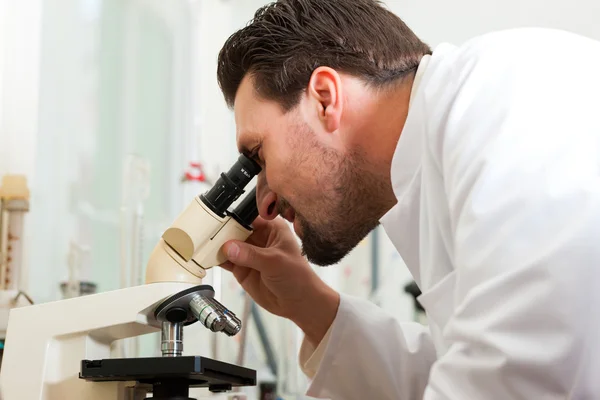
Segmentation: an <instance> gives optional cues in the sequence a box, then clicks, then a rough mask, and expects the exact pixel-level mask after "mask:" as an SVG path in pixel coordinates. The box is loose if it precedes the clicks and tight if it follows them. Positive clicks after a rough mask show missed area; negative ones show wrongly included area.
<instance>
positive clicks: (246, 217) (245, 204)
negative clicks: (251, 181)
mask: <svg viewBox="0 0 600 400" xmlns="http://www.w3.org/2000/svg"><path fill="white" fill-rule="evenodd" d="M231 216H232V217H233V218H235V220H236V221H237V222H238V223H239V224H240V225H242V226H243V227H245V228H247V229H251V228H250V226H251V225H252V222H254V220H255V219H256V217H258V205H257V204H256V187H254V188H253V189H252V190H251V191H249V192H248V194H247V195H246V197H244V199H243V200H242V201H240V204H238V206H237V207H236V208H235V209H234V210H233V212H231Z"/></svg>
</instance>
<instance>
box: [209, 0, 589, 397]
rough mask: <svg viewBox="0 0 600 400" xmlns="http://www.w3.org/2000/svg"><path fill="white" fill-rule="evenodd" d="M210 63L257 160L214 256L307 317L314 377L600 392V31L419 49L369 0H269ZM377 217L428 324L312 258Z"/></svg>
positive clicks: (340, 245)
mask: <svg viewBox="0 0 600 400" xmlns="http://www.w3.org/2000/svg"><path fill="white" fill-rule="evenodd" d="M218 79H219V83H220V85H221V88H222V90H223V93H224V96H225V99H226V101H227V103H228V105H229V106H231V107H232V108H233V110H234V113H235V119H236V125H237V140H238V144H239V147H240V149H241V150H242V151H244V152H245V153H247V154H249V155H251V156H252V157H253V158H254V159H255V160H257V162H259V163H260V164H261V165H262V167H263V172H262V173H261V174H260V176H259V179H258V183H257V185H258V194H257V202H258V205H259V210H260V218H259V219H258V220H257V221H256V223H255V227H256V232H255V233H254V234H253V235H252V236H251V238H250V239H249V240H248V242H247V243H240V242H229V243H227V244H226V245H225V246H224V250H223V251H224V252H225V253H226V254H227V255H228V259H229V262H228V263H227V264H226V265H224V268H226V269H228V270H230V271H232V272H233V274H234V275H235V277H236V278H237V280H238V281H239V282H240V283H241V285H242V286H243V287H244V289H245V290H246V291H247V292H248V293H249V294H250V295H251V296H252V297H253V298H254V299H255V300H256V301H257V302H258V303H259V304H260V305H261V306H263V307H264V308H266V309H267V310H269V311H270V312H272V313H274V314H277V315H280V316H283V317H286V318H289V319H291V320H292V321H294V322H295V323H296V324H297V325H298V326H299V327H300V328H301V329H302V330H303V331H304V332H305V334H306V338H305V341H304V343H303V347H302V350H301V354H300V359H301V360H300V362H301V365H302V366H303V370H304V371H305V372H306V373H307V374H308V376H310V377H311V378H312V382H311V386H310V388H309V390H308V394H309V395H311V396H314V397H320V398H332V399H423V398H424V399H427V400H434V399H457V400H458V399H461V400H464V399H477V400H479V399H498V400H506V399H565V398H572V399H597V398H600V384H599V383H596V382H597V377H598V374H599V373H600V341H599V340H598V338H600V312H598V311H597V310H598V307H599V306H600V290H598V287H599V286H600V43H598V42H595V41H592V40H590V39H586V38H583V37H580V36H576V35H574V34H570V33H566V32H558V31H552V30H543V29H519V30H511V31H505V32H498V33H492V34H487V35H484V36H482V37H479V38H475V39H473V40H471V41H469V42H468V43H465V44H464V45H463V46H460V47H456V46H452V45H449V44H442V45H439V46H438V47H436V48H435V49H434V50H433V51H431V50H430V48H429V47H428V46H427V45H426V44H424V43H423V42H422V41H421V40H419V38H418V37H417V36H416V35H415V34H414V33H413V32H411V31H410V29H409V28H408V27H407V26H406V25H405V24H404V23H403V22H402V21H401V20H400V19H399V18H398V17H396V16H395V15H393V14H392V13H391V12H389V11H387V10H386V9H385V8H384V7H383V6H382V5H381V4H379V3H378V2H376V1H373V0H281V1H278V2H276V3H274V4H270V5H268V6H266V7H264V8H261V9H260V10H258V12H257V13H256V15H255V17H254V19H253V20H252V21H251V22H250V24H249V25H248V26H246V27H245V28H243V29H241V30H240V31H238V32H236V33H235V34H234V35H232V36H231V37H230V38H229V39H228V41H227V42H226V43H225V45H224V47H223V49H222V51H221V53H220V55H219V66H218ZM278 215H280V216H282V217H283V218H285V219H287V220H288V221H291V222H293V225H294V230H295V232H296V233H297V234H298V236H299V237H300V238H301V239H302V251H301V250H300V249H299V248H298V247H297V246H296V242H295V239H294V237H293V236H292V234H291V232H290V230H289V229H288V228H287V225H286V224H285V222H284V221H282V220H281V219H276V217H277V216H278ZM379 222H381V223H382V224H383V226H384V228H385V230H386V232H387V233H388V235H389V236H390V238H391V240H392V241H393V242H394V244H395V246H396V247H397V249H398V251H399V253H400V254H401V255H402V257H403V259H404V261H405V262H406V265H407V266H408V268H409V269H410V271H411V273H412V275H413V276H414V278H415V280H416V282H417V283H418V285H419V287H420V288H421V290H422V292H423V295H422V296H421V297H420V302H421V303H422V304H423V306H424V308H425V309H426V311H427V314H428V319H429V321H430V326H429V327H428V328H426V327H423V326H420V325H418V324H414V323H397V322H396V321H395V320H394V319H393V318H391V317H389V316H388V315H386V314H385V313H384V312H382V311H381V310H380V309H379V308H377V307H376V306H374V305H372V304H370V303H368V302H367V301H362V300H359V299H355V298H352V297H349V296H346V295H344V294H339V293H337V292H335V291H334V290H333V289H332V288H330V287H328V286H327V285H326V284H325V283H323V282H322V281H321V280H320V279H319V278H318V277H317V275H316V274H315V273H314V272H313V271H312V270H311V268H310V267H309V265H308V264H307V261H306V259H305V257H304V255H305V256H306V258H308V260H309V261H311V262H313V263H315V264H318V265H330V264H334V263H336V262H338V261H339V260H340V259H342V258H343V257H344V256H345V255H346V254H347V253H348V252H349V251H350V250H351V249H352V248H353V247H354V246H356V245H357V244H358V243H359V241H360V240H361V239H363V238H364V237H365V235H367V234H368V232H369V231H371V230H372V229H373V228H374V227H375V226H376V225H377V224H378V223H379Z"/></svg>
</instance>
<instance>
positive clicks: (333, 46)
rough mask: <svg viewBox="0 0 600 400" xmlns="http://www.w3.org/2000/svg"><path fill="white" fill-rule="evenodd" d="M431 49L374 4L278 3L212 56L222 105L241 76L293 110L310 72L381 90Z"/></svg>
mask: <svg viewBox="0 0 600 400" xmlns="http://www.w3.org/2000/svg"><path fill="white" fill-rule="evenodd" d="M425 54H431V49H430V48H429V46H427V45H426V44H425V43H423V42H422V41H421V40H420V39H419V38H418V37H417V36H416V35H415V34H414V33H413V32H412V31H411V30H410V29H409V28H408V27H407V26H406V24H405V23H404V22H403V21H402V20H401V19H400V18H399V17H398V16H396V15H395V14H393V13H392V12H391V11H389V10H388V9H386V8H385V7H384V6H383V5H382V4H381V2H380V1H376V0H279V1H277V2H274V3H270V4H268V5H266V6H264V7H262V8H260V9H259V10H258V11H256V14H255V15H254V18H253V19H252V20H251V21H250V22H249V23H248V25H247V26H246V27H244V28H242V29H240V30H239V31H237V32H235V33H234V34H233V35H232V36H231V37H229V39H227V41H226V42H225V45H224V46H223V48H222V49H221V51H220V53H219V59H218V69H217V77H218V81H219V86H220V87H221V90H222V91H223V95H224V96H225V101H226V102H227V105H228V106H229V107H233V103H234V101H235V96H236V93H237V90H238V88H239V86H240V83H241V82H242V79H243V78H244V76H246V74H248V73H250V74H251V75H252V77H253V78H254V84H255V89H256V90H257V92H258V94H259V95H261V96H262V97H264V98H266V99H269V100H276V101H278V102H279V103H280V104H281V106H282V107H283V109H284V110H286V111H288V110H290V109H291V108H293V107H294V106H295V105H296V104H297V103H298V101H299V99H300V95H301V93H302V92H303V91H304V90H305V89H306V86H307V85H308V82H309V80H310V77H311V74H312V72H313V71H314V70H315V69H316V68H317V67H319V66H328V67H331V68H333V69H335V70H337V71H339V72H345V73H348V74H351V75H354V76H357V77H360V78H362V79H364V80H365V82H367V83H369V84H372V85H374V86H379V87H380V86H383V85H385V84H387V83H390V82H392V81H396V80H397V79H399V78H402V77H404V76H405V75H407V74H408V73H409V72H411V71H414V70H415V69H416V68H417V66H418V65H419V62H420V60H421V58H422V56H423V55H425Z"/></svg>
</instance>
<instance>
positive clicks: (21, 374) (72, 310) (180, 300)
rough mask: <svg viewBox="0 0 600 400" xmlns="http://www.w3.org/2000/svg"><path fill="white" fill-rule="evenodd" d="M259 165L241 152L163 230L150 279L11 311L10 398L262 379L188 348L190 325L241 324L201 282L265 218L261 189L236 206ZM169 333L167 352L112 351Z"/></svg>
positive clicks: (164, 343)
mask: <svg viewBox="0 0 600 400" xmlns="http://www.w3.org/2000/svg"><path fill="white" fill-rule="evenodd" d="M259 172H260V167H259V166H258V164H256V163H255V162H254V161H253V160H251V159H249V158H247V157H245V156H244V155H241V156H240V157H239V158H238V160H237V161H236V163H235V164H234V165H233V166H232V167H231V169H230V170H229V171H228V172H227V173H222V174H221V176H220V178H219V179H218V181H217V182H216V183H215V184H214V185H213V187H212V188H211V189H210V190H208V191H207V192H206V193H204V194H202V195H200V196H198V197H196V198H194V200H193V201H192V202H191V204H190V205H189V206H188V207H187V208H186V209H185V210H184V211H183V212H182V213H181V214H180V215H179V216H178V218H177V219H176V220H175V222H174V223H173V224H172V225H171V226H170V227H169V228H168V229H167V230H166V231H165V232H164V233H163V235H162V238H161V239H160V241H159V243H158V244H157V245H156V247H155V248H154V250H153V252H152V253H151V255H150V258H149V262H148V265H147V268H146V282H145V284H144V285H140V286H135V287H130V288H126V289H121V290H115V291H110V292H105V293H99V294H94V295H88V296H83V297H78V298H72V299H67V300H61V301H56V302H50V303H45V304H36V305H31V306H27V307H21V308H16V309H13V310H11V312H10V316H9V321H8V331H7V336H6V345H5V351H4V359H3V362H2V367H1V369H0V390H1V393H2V397H3V400H69V399H72V400H82V399H86V400H112V399H114V400H139V399H145V398H147V397H146V396H148V395H149V393H150V392H151V393H152V396H153V397H152V398H154V399H160V400H192V399H190V398H189V389H190V387H205V388H208V390H209V391H210V392H217V393H220V392H227V391H229V390H232V388H234V387H241V386H254V385H256V371H254V370H250V369H247V368H244V367H241V366H237V365H233V364H228V363H225V362H221V361H218V360H213V359H210V358H206V357H201V356H185V355H184V354H183V332H184V329H185V327H186V326H189V325H191V324H193V323H196V322H199V323H200V324H202V325H204V326H205V327H206V328H208V329H209V330H210V331H212V332H215V333H216V332H222V333H224V334H225V335H228V336H234V335H236V334H237V333H238V332H239V331H240V329H241V322H240V320H239V319H238V318H237V317H236V315H235V314H234V313H233V312H231V311H230V310H228V309H227V308H226V307H225V306H223V305H222V304H221V303H219V302H218V301H217V300H216V299H215V298H214V294H215V292H214V290H213V288H212V287H211V286H209V285H202V278H203V277H204V276H205V275H206V270H207V269H209V268H211V267H213V266H216V265H219V264H222V263H223V262H225V261H226V260H225V256H224V255H223V254H222V253H221V247H222V245H223V244H224V243H225V242H226V241H228V240H231V239H237V240H242V241H244V240H246V239H247V238H248V236H249V235H250V234H251V233H252V226H251V223H252V222H253V221H254V219H255V218H256V217H257V216H258V209H257V205H256V193H255V190H252V191H249V192H248V193H247V195H246V196H245V197H244V198H243V199H242V200H241V201H240V202H239V204H238V205H237V207H235V208H234V209H232V210H231V209H230V207H231V206H232V204H233V203H234V202H236V201H237V200H238V199H239V198H240V196H241V195H242V194H244V192H245V187H246V185H248V183H249V182H250V181H251V180H252V178H253V177H254V176H256V175H257V174H258V173H259ZM158 331H160V332H161V349H160V350H161V353H162V357H150V358H112V359H111V358H110V349H111V344H112V343H113V342H115V341H117V340H120V339H126V338H131V337H136V336H139V335H143V334H147V333H151V332H158Z"/></svg>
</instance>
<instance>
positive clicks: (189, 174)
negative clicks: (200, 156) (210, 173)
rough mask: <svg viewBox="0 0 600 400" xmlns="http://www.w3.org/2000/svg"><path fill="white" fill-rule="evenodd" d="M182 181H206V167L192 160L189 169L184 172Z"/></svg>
mask: <svg viewBox="0 0 600 400" xmlns="http://www.w3.org/2000/svg"><path fill="white" fill-rule="evenodd" d="M181 181H182V182H187V181H194V182H206V174H205V173H204V167H203V166H202V164H201V163H199V162H190V164H189V167H188V169H187V170H186V171H185V172H184V174H183V177H182V178H181Z"/></svg>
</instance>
